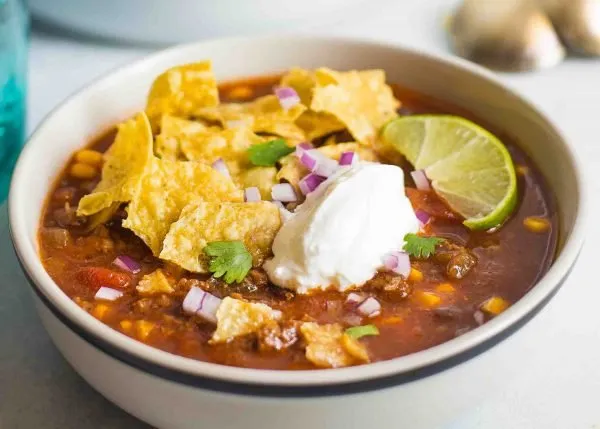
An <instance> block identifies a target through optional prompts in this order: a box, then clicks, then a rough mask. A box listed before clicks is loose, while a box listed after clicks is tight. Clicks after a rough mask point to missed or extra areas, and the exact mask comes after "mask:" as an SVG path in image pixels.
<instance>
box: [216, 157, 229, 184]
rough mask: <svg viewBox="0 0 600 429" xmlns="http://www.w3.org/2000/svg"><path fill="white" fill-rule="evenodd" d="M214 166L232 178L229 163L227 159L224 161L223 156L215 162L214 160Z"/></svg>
mask: <svg viewBox="0 0 600 429" xmlns="http://www.w3.org/2000/svg"><path fill="white" fill-rule="evenodd" d="M212 168H214V169H215V170H217V171H218V172H219V173H221V174H223V175H224V176H227V177H229V178H230V179H231V174H229V168H227V164H225V161H223V159H222V158H219V159H217V160H216V161H215V162H213V163H212Z"/></svg>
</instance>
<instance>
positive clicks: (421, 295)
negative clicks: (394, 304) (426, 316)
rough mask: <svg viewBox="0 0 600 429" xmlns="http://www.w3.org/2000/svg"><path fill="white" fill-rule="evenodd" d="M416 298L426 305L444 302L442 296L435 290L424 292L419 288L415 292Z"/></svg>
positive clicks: (435, 305)
mask: <svg viewBox="0 0 600 429" xmlns="http://www.w3.org/2000/svg"><path fill="white" fill-rule="evenodd" d="M414 295H415V298H416V299H417V301H419V302H420V303H421V304H422V305H424V306H425V307H431V308H432V307H437V306H438V305H440V303H441V302H442V298H440V297H439V296H437V295H436V294H435V293H433V292H424V291H421V290H418V291H416V292H415V293H414Z"/></svg>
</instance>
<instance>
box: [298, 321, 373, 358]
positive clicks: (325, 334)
mask: <svg viewBox="0 0 600 429" xmlns="http://www.w3.org/2000/svg"><path fill="white" fill-rule="evenodd" d="M300 332H301V333H302V336H303V337H304V341H305V342H306V358H307V359H308V360H309V361H311V362H312V363H314V364H315V365H317V366H319V367H321V368H339V367H343V366H349V365H352V364H353V363H355V362H356V361H357V360H358V359H357V358H356V356H355V355H359V356H360V354H359V353H356V351H355V350H353V352H354V353H352V354H351V353H349V352H348V350H347V349H346V347H345V346H344V340H343V337H344V330H343V328H342V326H341V325H340V324H338V323H334V324H329V325H319V324H318V323H313V322H305V323H303V324H302V325H301V326H300ZM352 346H356V343H355V342H352ZM359 347H360V344H359ZM365 353H366V352H365Z"/></svg>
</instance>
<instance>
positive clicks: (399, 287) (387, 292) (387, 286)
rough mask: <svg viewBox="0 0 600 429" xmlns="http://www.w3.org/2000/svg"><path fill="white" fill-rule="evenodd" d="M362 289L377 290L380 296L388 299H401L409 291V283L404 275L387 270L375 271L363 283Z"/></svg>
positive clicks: (408, 293)
mask: <svg viewBox="0 0 600 429" xmlns="http://www.w3.org/2000/svg"><path fill="white" fill-rule="evenodd" d="M364 289H365V290H374V291H379V292H381V295H380V296H383V297H384V298H385V299H387V300H389V301H401V300H403V299H404V298H406V297H408V295H410V293H411V287H410V284H408V282H407V281H406V280H405V279H404V277H402V276H400V275H398V274H394V273H391V272H387V271H386V272H380V273H377V275H375V277H373V278H372V279H371V280H369V281H368V282H367V283H366V284H365V286H364Z"/></svg>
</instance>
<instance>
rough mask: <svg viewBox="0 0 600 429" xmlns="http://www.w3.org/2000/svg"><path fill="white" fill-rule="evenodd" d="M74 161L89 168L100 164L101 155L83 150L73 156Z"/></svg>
mask: <svg viewBox="0 0 600 429" xmlns="http://www.w3.org/2000/svg"><path fill="white" fill-rule="evenodd" d="M75 161H77V162H81V163H83V164H88V165H91V166H98V165H100V164H102V154H101V153H100V152H98V151H97V150H92V149H83V150H80V151H79V152H77V153H76V154H75Z"/></svg>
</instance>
